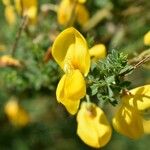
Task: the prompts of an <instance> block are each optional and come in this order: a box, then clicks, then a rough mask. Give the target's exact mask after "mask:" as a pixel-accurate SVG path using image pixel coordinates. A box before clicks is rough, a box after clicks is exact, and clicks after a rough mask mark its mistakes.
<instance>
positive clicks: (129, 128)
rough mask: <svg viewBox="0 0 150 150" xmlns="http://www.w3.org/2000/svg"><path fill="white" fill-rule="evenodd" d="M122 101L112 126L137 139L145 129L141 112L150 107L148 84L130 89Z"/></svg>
mask: <svg viewBox="0 0 150 150" xmlns="http://www.w3.org/2000/svg"><path fill="white" fill-rule="evenodd" d="M122 101H123V104H122V106H121V108H120V109H119V110H118V112H117V113H116V115H115V117H114V118H113V126H114V128H115V129H116V130H117V131H118V132H119V133H121V134H123V135H126V136H128V137H130V138H133V139H138V138H140V137H141V136H142V135H143V134H144V130H145V129H144V128H145V127H144V128H143V116H142V114H141V112H142V111H145V110H149V109H150V85H144V86H141V87H137V88H135V89H132V90H130V91H129V94H128V95H125V96H123V97H122Z"/></svg>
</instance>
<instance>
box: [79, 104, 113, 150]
mask: <svg viewBox="0 0 150 150" xmlns="http://www.w3.org/2000/svg"><path fill="white" fill-rule="evenodd" d="M77 123H78V126H77V134H78V136H79V137H80V138H81V139H82V141H84V142H85V143H86V144H87V145H89V146H91V147H94V148H100V147H103V146H105V145H106V144H107V143H108V142H109V140H110V138H111V134H112V129H111V126H110V125H109V122H108V121H107V118H106V116H105V114H104V112H103V111H102V110H101V109H100V108H99V107H98V106H96V105H95V104H94V103H87V102H83V103H82V104H81V108H80V110H79V112H78V114H77Z"/></svg>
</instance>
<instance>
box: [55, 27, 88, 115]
mask: <svg viewBox="0 0 150 150" xmlns="http://www.w3.org/2000/svg"><path fill="white" fill-rule="evenodd" d="M52 55H53V57H54V59H55V60H56V62H57V63H58V64H59V65H60V67H61V68H62V69H63V71H64V72H65V74H64V75H63V77H62V78H61V80H60V82H59V83H58V87H57V90H56V96H57V101H58V102H60V103H62V104H63V105H64V106H65V107H66V109H67V110H68V111H69V113H71V114H75V113H76V112H77V110H78V107H79V104H80V99H81V98H83V97H84V96H85V94H86V84H85V80H84V76H86V75H87V74H88V72H89V68H90V55H89V51H88V48H87V43H86V40H85V39H84V37H83V36H82V35H81V34H80V33H79V32H78V31H77V30H76V29H74V28H72V27H71V28H68V29H66V30H64V31H63V32H61V33H60V34H59V35H58V37H57V38H56V40H55V41H54V44H53V46H52Z"/></svg>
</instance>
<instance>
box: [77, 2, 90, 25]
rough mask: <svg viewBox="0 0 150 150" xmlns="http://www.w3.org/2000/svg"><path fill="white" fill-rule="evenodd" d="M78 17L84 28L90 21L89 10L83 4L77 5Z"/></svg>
mask: <svg viewBox="0 0 150 150" xmlns="http://www.w3.org/2000/svg"><path fill="white" fill-rule="evenodd" d="M76 17H77V22H78V23H79V24H80V25H81V26H84V25H85V23H86V22H87V21H88V20H89V11H88V10H87V8H86V7H85V6H84V5H82V4H78V5H77V7H76Z"/></svg>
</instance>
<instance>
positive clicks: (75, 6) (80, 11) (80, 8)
mask: <svg viewBox="0 0 150 150" xmlns="http://www.w3.org/2000/svg"><path fill="white" fill-rule="evenodd" d="M84 2H85V0H77V1H76V0H62V1H61V3H60V4H59V7H58V11H57V19H58V22H59V24H61V25H68V24H69V25H71V24H73V23H74V21H75V20H76V21H77V22H78V23H79V24H80V25H81V26H83V25H84V24H85V23H86V22H87V21H88V19H89V12H88V10H87V9H86V7H85V6H84V5H83V3H84Z"/></svg>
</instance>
